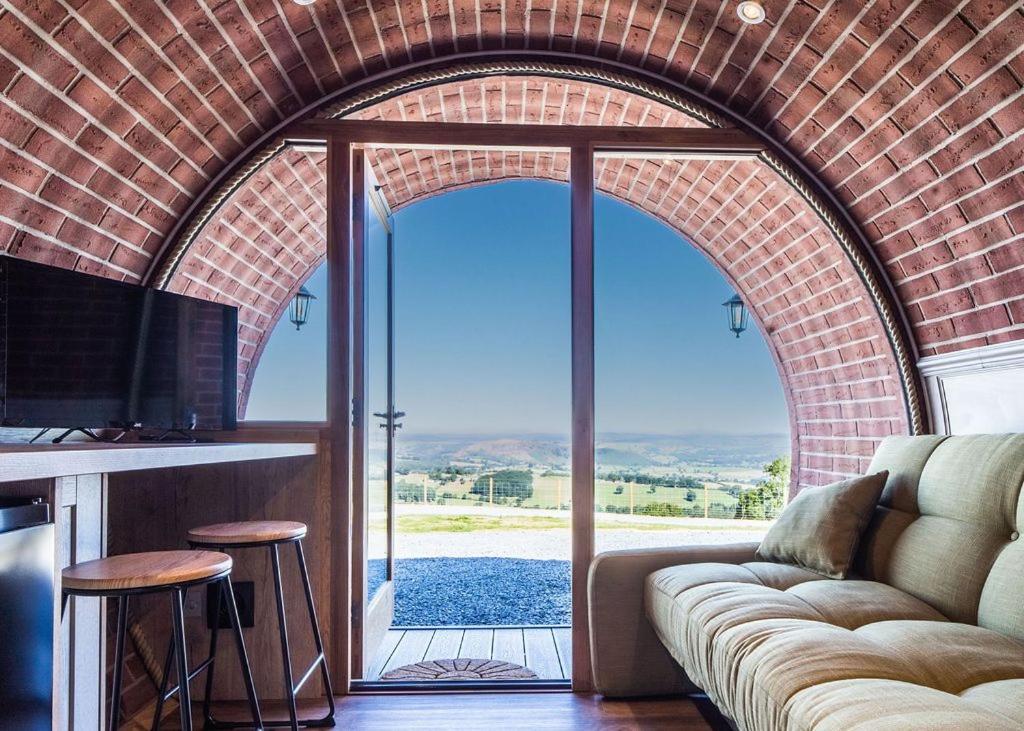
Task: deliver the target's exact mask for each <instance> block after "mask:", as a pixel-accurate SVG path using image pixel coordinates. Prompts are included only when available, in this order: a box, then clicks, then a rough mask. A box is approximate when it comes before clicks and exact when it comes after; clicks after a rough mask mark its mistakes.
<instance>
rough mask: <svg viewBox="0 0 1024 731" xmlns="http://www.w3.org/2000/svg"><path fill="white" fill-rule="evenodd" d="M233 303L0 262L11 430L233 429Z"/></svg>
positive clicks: (2, 408)
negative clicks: (117, 428) (140, 426)
mask: <svg viewBox="0 0 1024 731" xmlns="http://www.w3.org/2000/svg"><path fill="white" fill-rule="evenodd" d="M237 323H238V312H237V310H236V309H235V308H234V307H229V306H226V305H221V304H218V303H215V302H207V301H205V300H198V299H194V298H191V297H184V296H182V295H177V294H172V293H170V292H164V291H160V290H155V289H150V288H147V287H140V286H137V285H133V284H126V283H124V282H117V281H114V280H111V279H104V278H102V277H94V276H90V275H87V274H81V273H79V272H72V271H68V270H66V269H59V268H56V267H49V266H44V265H42V264H36V263H34V262H28V261H22V260H19V259H12V258H10V257H0V416H2V418H3V425H4V426H9V427H36V428H43V427H64V428H72V427H84V428H91V429H97V428H106V427H126V426H128V425H133V424H141V425H142V426H143V427H152V428H160V429H187V428H192V427H196V428H199V429H231V428H234V427H235V403H236V393H235V388H236V375H235V374H236V356H237V348H238V345H237Z"/></svg>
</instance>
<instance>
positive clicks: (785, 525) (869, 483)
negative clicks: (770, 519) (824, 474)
mask: <svg viewBox="0 0 1024 731" xmlns="http://www.w3.org/2000/svg"><path fill="white" fill-rule="evenodd" d="M888 475H889V473H888V472H885V471H884V470H883V471H882V472H878V473H876V474H873V475H866V476H864V477H853V478H851V479H849V480H844V481H842V482H837V483H835V484H834V485H828V486H826V487H811V488H807V489H805V490H803V491H802V492H801V493H800V494H799V495H797V496H796V497H795V498H793V501H792V502H790V504H789V505H787V506H786V509H785V510H783V511H782V515H780V516H779V518H778V520H776V521H775V524H774V525H772V527H771V528H770V529H769V530H768V534H767V535H766V536H765V537H764V540H763V541H761V545H760V546H759V547H758V549H757V557H758V558H760V559H763V560H765V561H776V562H779V563H790V564H796V565H798V566H803V567H804V568H807V569H810V570H811V571H817V572H819V573H822V574H825V575H826V576H831V577H832V578H834V579H842V578H845V576H846V572H847V571H848V570H849V569H850V564H852V563H853V559H854V554H855V552H856V550H857V544H858V543H860V537H861V534H862V533H863V532H864V529H865V528H866V527H867V525H868V522H869V521H870V520H871V516H872V514H873V513H874V510H875V505H876V504H877V503H878V497H879V495H881V494H882V488H884V487H885V481H886V478H887V477H888Z"/></svg>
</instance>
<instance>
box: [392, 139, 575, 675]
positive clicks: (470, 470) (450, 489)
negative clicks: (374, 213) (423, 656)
mask: <svg viewBox="0 0 1024 731" xmlns="http://www.w3.org/2000/svg"><path fill="white" fill-rule="evenodd" d="M416 153H417V154H420V151H416ZM443 154H444V155H445V158H444V159H447V154H448V153H443ZM516 154H519V153H516ZM470 159H472V164H470ZM501 160H502V153H495V152H486V153H484V152H481V153H474V152H464V151H456V153H455V159H454V169H456V170H470V169H475V170H485V169H488V168H487V165H488V164H490V166H491V168H492V169H494V170H500V169H502V162H501ZM422 167H423V168H424V169H427V170H429V169H430V168H429V166H426V165H424V166H422ZM524 213H526V214H527V215H524ZM395 230H396V239H395V244H396V253H395V263H396V271H395V278H396V286H395V308H396V318H395V322H396V331H395V348H396V354H397V357H396V362H397V363H398V364H399V366H400V367H399V369H398V376H397V380H396V394H397V395H396V400H397V404H398V407H399V408H400V409H402V410H403V411H406V410H407V411H408V412H409V416H408V417H406V418H405V419H404V420H403V421H404V422H405V426H404V428H403V429H401V430H400V431H399V437H400V439H401V448H400V449H399V450H398V452H397V454H396V458H397V465H396V468H397V474H396V476H395V483H396V484H395V499H396V501H397V502H396V514H397V520H398V527H397V531H396V546H395V555H396V559H397V566H396V573H397V576H396V589H397V592H398V593H397V599H396V607H395V625H396V626H399V627H401V626H410V625H415V626H424V625H425V626H438V627H444V626H453V625H456V626H465V625H483V626H493V627H522V626H529V625H548V626H549V627H548V630H547V634H544V632H545V631H542V630H538V632H539V635H538V636H540V637H541V640H543V642H544V643H546V644H544V647H545V648H547V649H550V650H551V654H550V656H549V657H550V658H553V659H554V660H555V663H554V664H551V663H548V664H542V663H541V661H539V660H538V667H537V668H536V669H537V671H538V672H539V673H541V677H545V678H551V677H553V676H552V675H551V673H553V672H554V670H552V668H556V669H557V668H559V667H560V666H559V665H558V663H557V659H558V657H557V654H556V653H557V648H556V645H555V644H554V643H555V641H556V640H558V641H561V640H562V639H564V638H567V637H568V629H567V628H565V629H564V631H563V630H558V631H557V632H555V633H552V632H551V631H550V626H551V625H556V626H558V625H562V626H566V627H567V625H568V624H569V621H570V606H571V600H570V591H569V559H570V552H571V540H570V535H569V504H570V498H571V478H570V473H569V467H570V462H569V427H570V367H571V363H570V286H569V284H570V273H569V263H570V250H569V190H568V186H566V185H565V184H564V183H553V182H542V181H506V182H500V183H495V184H491V185H483V186H478V187H470V188H466V189H463V190H456V191H452V192H447V193H444V194H443V195H438V196H435V197H432V198H428V199H425V200H422V201H419V202H417V203H414V204H412V205H409V206H407V207H404V208H402V209H401V210H399V211H398V212H397V213H396V214H395ZM504 631H505V632H507V633H509V634H508V638H506V637H505V635H500V638H501V641H499V640H495V647H496V648H498V649H499V650H501V651H503V652H504V651H506V650H507V651H509V652H512V650H511V649H510V648H512V647H513V646H514V645H516V643H519V644H518V645H517V646H519V647H522V644H521V643H522V642H523V641H524V640H523V637H524V634H523V633H522V632H520V631H519V630H504ZM531 632H532V631H531ZM526 637H527V640H530V639H531V638H532V634H529V633H528V634H527V635H526ZM509 638H510V639H509ZM505 639H509V642H510V643H512V644H510V645H508V646H506V645H503V644H502V642H504V640H505ZM541 640H538V641H541ZM566 646H567V645H566ZM562 649H563V650H564V649H565V647H563V648H562ZM444 651H448V652H450V650H444V649H443V648H442V650H439V652H444ZM489 651H490V650H489V649H488V650H486V651H484V650H479V649H477V650H475V652H489ZM447 656H448V657H454V655H447ZM463 656H465V657H469V656H468V655H463ZM440 657H446V656H445V655H441V656H440ZM473 657H488V655H486V654H484V655H473ZM518 657H519V659H518V660H514V661H515V662H518V663H519V664H522V663H523V658H522V655H521V654H520V655H519V656H518ZM428 659H429V658H428ZM501 659H507V660H512V659H513V657H512V656H511V655H510V656H509V657H503V658H501ZM566 662H568V658H566ZM555 677H559V678H560V677H561V675H557V676H555Z"/></svg>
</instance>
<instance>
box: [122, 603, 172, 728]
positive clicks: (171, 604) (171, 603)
mask: <svg viewBox="0 0 1024 731" xmlns="http://www.w3.org/2000/svg"><path fill="white" fill-rule="evenodd" d="M171 609H172V610H173V611H172V614H173V615H174V643H175V645H177V647H176V648H175V650H176V651H175V655H176V657H177V660H178V704H179V705H180V706H181V731H192V698H191V694H190V693H189V688H188V681H189V669H188V650H187V649H186V647H185V607H184V598H183V596H182V590H181V589H180V588H175V589H174V591H173V593H172V597H171ZM111 728H113V727H111Z"/></svg>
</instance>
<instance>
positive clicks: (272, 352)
mask: <svg viewBox="0 0 1024 731" xmlns="http://www.w3.org/2000/svg"><path fill="white" fill-rule="evenodd" d="M395 237H396V238H395V241H396V299H395V318H396V325H395V327H396V374H397V375H396V379H397V381H396V390H397V400H398V408H400V409H401V410H403V411H406V412H408V416H407V417H406V419H405V430H406V432H407V433H408V432H415V433H457V434H466V433H480V434H500V433H524V434H528V433H536V434H558V433H566V432H568V429H569V383H570V373H569V366H570V363H569V336H570V319H569V317H570V312H569V271H570V270H569V189H568V186H565V185H564V184H558V183H551V182H543V181H508V182H503V183H497V184H494V185H487V186H482V187H476V188H470V189H466V190H460V191H455V192H452V193H448V194H445V195H442V196H438V197H435V198H430V199H427V200H424V201H421V202H419V203H417V204H414V205H412V206H409V207H408V208H404V209H402V210H401V211H399V212H398V213H397V214H396V215H395ZM325 269H326V268H322V269H321V270H320V271H318V272H316V273H315V274H314V275H313V277H312V278H311V279H310V281H309V283H308V284H307V287H308V288H309V289H310V290H311V291H312V292H313V293H314V294H316V295H317V296H318V297H320V300H318V301H317V302H314V305H313V309H312V315H311V319H310V322H309V324H307V325H306V326H305V327H304V328H303V329H302V330H301V331H300V332H296V331H295V328H294V326H292V325H291V324H290V323H289V322H287V319H286V318H285V319H284V320H282V322H281V323H279V324H278V326H277V328H276V329H275V331H274V334H273V335H272V337H271V340H270V341H269V343H268V345H267V348H266V349H265V351H264V354H263V358H262V360H261V362H260V365H259V368H258V370H257V373H256V377H255V382H254V384H253V389H252V395H251V398H250V403H249V409H248V413H247V415H246V418H248V419H268V418H281V419H317V418H323V414H324V408H323V401H324V388H325V386H324V384H325V381H326V378H325V366H324V363H325V340H326V338H325V336H326V330H325V323H324V304H325V300H326V282H327V279H326V271H325ZM732 294H733V292H732V289H731V288H730V287H729V285H728V284H727V283H726V282H725V280H724V279H723V278H722V277H721V275H720V274H719V273H718V272H717V270H715V268H714V267H713V266H712V265H711V264H710V263H709V262H708V261H707V260H706V259H705V258H704V257H703V256H702V255H701V254H700V253H699V252H698V251H697V250H696V249H695V248H693V247H692V246H690V245H689V244H687V243H686V242H685V241H684V240H683V239H682V238H681V237H680V236H679V235H678V234H677V233H676V232H674V231H672V230H671V229H669V228H667V227H666V226H664V225H663V224H661V223H659V222H658V221H655V220H654V219H652V218H651V217H649V216H648V215H646V214H644V213H641V212H639V211H637V210H635V209H633V208H631V207H629V206H627V205H626V204H624V203H621V202H619V201H616V200H613V199H610V198H607V197H605V196H599V197H598V200H597V203H596V208H595V305H596V332H595V338H596V339H595V347H596V353H595V355H596V376H597V381H596V397H597V412H596V414H597V428H598V431H599V432H605V433H607V432H638V433H652V434H675V433H712V432H714V433H735V434H751V433H785V432H787V431H788V429H789V423H788V416H787V412H786V407H785V402H784V400H783V395H782V389H781V387H780V384H779V378H778V374H777V372H776V370H775V366H774V364H773V362H772V360H771V356H770V355H769V353H768V350H767V348H766V347H765V344H764V342H763V340H762V338H761V335H760V333H759V332H757V330H756V328H754V327H752V328H751V329H750V330H748V331H747V332H745V333H744V334H743V335H742V337H740V338H739V339H736V338H735V337H734V336H733V335H732V334H731V333H730V332H729V331H728V329H727V326H726V317H725V309H724V308H723V307H722V302H724V301H725V300H726V299H728V298H729V297H730V296H732ZM371 408H372V410H377V408H376V406H374V405H373V404H371Z"/></svg>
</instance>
